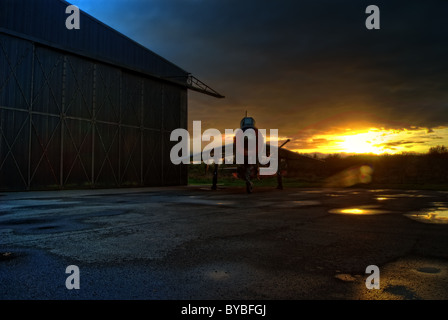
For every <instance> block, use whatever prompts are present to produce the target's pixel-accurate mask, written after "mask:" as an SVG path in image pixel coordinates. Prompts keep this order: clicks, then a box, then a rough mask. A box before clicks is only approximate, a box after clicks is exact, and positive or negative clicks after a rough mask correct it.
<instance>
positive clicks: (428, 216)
mask: <svg viewBox="0 0 448 320" xmlns="http://www.w3.org/2000/svg"><path fill="white" fill-rule="evenodd" d="M405 216H406V217H408V218H411V219H413V220H416V221H418V222H423V223H435V224H448V209H447V208H433V209H429V211H427V212H415V213H410V214H405Z"/></svg>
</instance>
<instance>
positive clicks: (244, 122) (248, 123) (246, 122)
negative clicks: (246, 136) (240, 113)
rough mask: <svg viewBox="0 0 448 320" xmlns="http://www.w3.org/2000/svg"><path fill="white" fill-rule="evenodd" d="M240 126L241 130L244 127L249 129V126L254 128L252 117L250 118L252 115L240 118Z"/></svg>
mask: <svg viewBox="0 0 448 320" xmlns="http://www.w3.org/2000/svg"><path fill="white" fill-rule="evenodd" d="M240 127H241V130H243V131H244V130H245V129H249V128H252V129H254V128H255V120H254V118H252V117H244V118H243V120H241V123H240Z"/></svg>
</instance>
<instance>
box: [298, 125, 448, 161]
mask: <svg viewBox="0 0 448 320" xmlns="http://www.w3.org/2000/svg"><path fill="white" fill-rule="evenodd" d="M447 143H448V128H446V127H439V128H435V129H433V130H428V129H426V128H411V129H400V130H398V129H382V128H381V129H380V128H369V129H365V130H351V129H341V130H339V132H335V133H334V134H320V135H314V136H312V137H311V138H309V139H308V140H307V141H306V143H305V148H301V149H300V150H298V151H299V152H303V153H314V152H320V153H326V154H330V153H347V154H376V155H379V154H386V153H387V154H400V153H403V152H415V153H426V152H428V150H429V148H430V147H433V146H436V145H438V144H447Z"/></svg>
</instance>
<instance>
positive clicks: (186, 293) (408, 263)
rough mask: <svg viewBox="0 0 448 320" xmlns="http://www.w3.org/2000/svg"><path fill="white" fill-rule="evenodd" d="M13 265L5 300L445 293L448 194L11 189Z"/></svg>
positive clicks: (8, 228)
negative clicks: (73, 281)
mask: <svg viewBox="0 0 448 320" xmlns="http://www.w3.org/2000/svg"><path fill="white" fill-rule="evenodd" d="M70 265H75V266H77V267H78V268H79V271H80V272H79V278H78V279H79V285H80V287H79V289H71V290H69V289H68V288H67V287H66V280H67V278H68V277H69V276H71V274H68V273H66V268H67V267H68V266H70ZM370 265H375V266H377V267H378V268H379V272H380V273H379V285H380V287H379V289H368V288H367V286H366V279H367V278H368V277H369V276H370V273H366V268H367V267H368V266H370ZM0 270H1V272H0V299H2V300H23V299H25V300H35V299H36V300H42V299H43V300H61V299H62V300H65V299H69V300H72V299H83V300H104V299H106V300H109V299H121V300H140V299H144V300H192V299H193V300H195V299H201V300H220V299H223V300H229V299H230V300H309V299H311V300H322V299H323V300H340V299H344V300H359V299H361V300H371V299H374V300H420V299H421V300H434V299H437V300H446V299H448V192H447V191H420V190H379V189H356V188H351V189H302V188H286V189H285V190H282V191H280V190H276V189H273V188H266V187H261V188H256V189H255V190H254V193H253V194H250V195H248V194H246V193H245V189H244V188H239V187H220V188H219V190H217V191H212V190H210V188H209V186H186V187H164V188H137V189H110V190H73V191H51V192H48V191H45V192H20V193H2V194H0Z"/></svg>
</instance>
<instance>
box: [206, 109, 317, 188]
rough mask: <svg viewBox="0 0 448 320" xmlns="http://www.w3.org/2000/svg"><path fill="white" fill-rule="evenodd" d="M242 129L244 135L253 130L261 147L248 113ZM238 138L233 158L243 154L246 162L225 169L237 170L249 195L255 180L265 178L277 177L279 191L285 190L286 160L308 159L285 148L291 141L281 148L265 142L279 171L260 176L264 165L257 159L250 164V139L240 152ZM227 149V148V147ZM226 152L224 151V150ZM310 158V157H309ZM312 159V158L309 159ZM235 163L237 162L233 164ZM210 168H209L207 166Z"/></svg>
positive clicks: (215, 176)
mask: <svg viewBox="0 0 448 320" xmlns="http://www.w3.org/2000/svg"><path fill="white" fill-rule="evenodd" d="M240 129H241V131H242V132H243V133H244V132H246V130H249V129H252V130H254V132H255V135H254V137H256V139H257V141H256V143H255V145H256V146H257V148H258V146H259V144H258V139H259V137H260V135H259V134H258V129H257V127H256V124H255V119H254V118H252V117H248V116H247V112H246V116H245V117H244V118H243V119H242V120H241V121H240ZM236 138H237V137H234V140H233V145H232V146H230V147H231V148H232V149H233V151H234V152H233V157H234V158H235V157H236V156H237V155H238V152H240V153H243V154H244V156H243V158H244V162H243V163H239V164H238V165H237V166H236V167H231V168H225V169H229V170H235V172H234V173H233V176H234V177H235V178H238V179H241V180H243V181H245V182H246V191H247V193H249V194H250V193H252V191H253V182H252V181H253V180H260V179H261V178H264V177H272V176H276V177H277V189H280V190H281V189H283V175H285V174H286V171H285V170H283V169H284V168H282V167H283V164H284V163H285V162H286V160H289V159H300V158H301V157H307V156H304V155H300V154H298V153H296V152H293V151H290V150H287V149H285V148H283V147H284V146H285V145H286V144H287V143H288V142H290V139H288V140H286V141H285V142H283V143H282V144H281V145H280V146H273V145H271V144H268V143H265V142H264V141H263V148H265V153H266V155H267V156H271V155H276V156H277V157H278V158H277V159H278V163H277V170H276V173H275V174H273V175H270V176H266V175H263V176H261V175H260V167H263V166H264V165H263V164H261V163H260V159H259V158H256V160H257V161H255V162H250V161H249V160H248V150H247V148H248V146H249V143H248V141H247V140H248V139H250V138H247V137H245V138H244V139H245V141H244V149H241V148H240V150H239V151H238V146H237V141H236ZM225 147H227V146H225ZM223 150H224V149H223ZM257 153H258V149H257ZM224 157H225V155H224V152H223V154H222V159H223V158H224ZM307 158H308V157H307ZM309 158H311V157H309ZM311 159H313V160H316V159H314V158H311ZM232 163H235V162H232ZM207 168H208V166H207ZM218 168H219V164H217V163H214V164H213V179H212V186H211V189H212V190H217V188H218V186H217V185H218Z"/></svg>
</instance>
